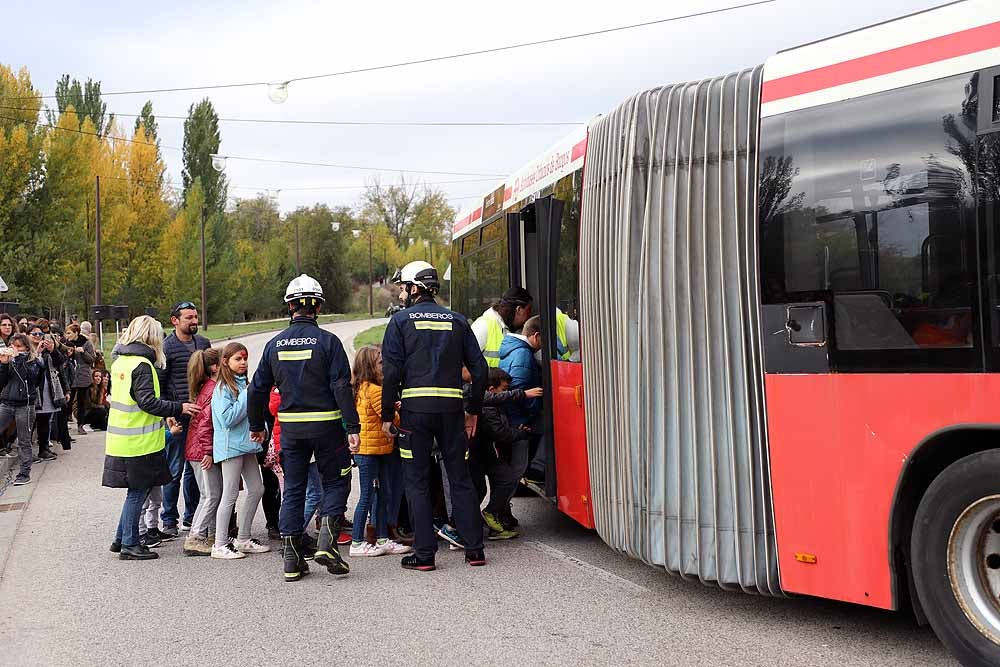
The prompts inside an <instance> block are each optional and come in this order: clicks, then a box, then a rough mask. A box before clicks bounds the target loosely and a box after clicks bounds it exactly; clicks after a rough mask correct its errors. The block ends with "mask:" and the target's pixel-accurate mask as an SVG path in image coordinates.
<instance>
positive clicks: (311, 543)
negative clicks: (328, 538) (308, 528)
mask: <svg viewBox="0 0 1000 667" xmlns="http://www.w3.org/2000/svg"><path fill="white" fill-rule="evenodd" d="M316 546H317V545H316V539H315V538H314V537H313V536H312V535H310V534H309V533H302V557H303V558H305V559H306V560H312V559H314V558H315V557H316Z"/></svg>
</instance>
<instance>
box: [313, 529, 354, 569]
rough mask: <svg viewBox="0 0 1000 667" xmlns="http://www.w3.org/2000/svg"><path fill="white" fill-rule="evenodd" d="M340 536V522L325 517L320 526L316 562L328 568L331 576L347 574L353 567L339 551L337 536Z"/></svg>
mask: <svg viewBox="0 0 1000 667" xmlns="http://www.w3.org/2000/svg"><path fill="white" fill-rule="evenodd" d="M338 535H340V521H339V520H337V519H333V518H331V517H328V516H325V517H323V518H322V520H321V521H320V524H319V541H318V542H317V544H316V556H315V558H314V560H315V561H316V562H317V563H318V564H319V565H322V566H323V567H325V568H326V570H327V572H329V573H330V574H347V573H348V572H350V571H351V566H350V565H348V564H347V562H346V561H344V557H343V556H341V555H340V551H338V550H337V536H338Z"/></svg>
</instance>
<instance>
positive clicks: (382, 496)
mask: <svg viewBox="0 0 1000 667" xmlns="http://www.w3.org/2000/svg"><path fill="white" fill-rule="evenodd" d="M353 370H354V379H353V383H354V397H355V399H354V400H355V405H356V406H357V409H358V416H359V417H360V418H361V444H360V445H359V446H358V448H357V450H356V451H355V450H352V452H353V454H354V461H355V463H357V465H358V474H359V475H360V478H361V481H360V487H361V497H360V498H358V504H357V506H356V507H355V508H354V528H353V534H352V535H351V550H350V554H351V555H352V556H381V555H383V554H405V553H409V552H410V551H412V549H411V548H410V547H408V546H404V545H402V544H398V543H396V542H394V541H392V540H390V539H389V522H388V516H389V515H388V503H387V502H386V501H387V496H388V495H389V494H388V489H389V487H390V486H391V485H392V483H393V482H392V480H390V479H389V471H390V466H389V459H390V456H391V454H392V452H393V450H394V449H395V447H396V443H395V442H394V441H393V438H391V437H389V436H387V435H386V434H385V433H384V432H383V431H382V417H381V413H382V346H381V345H365V346H364V347H363V348H361V349H360V350H358V352H357V355H355V357H354V369H353ZM376 489H377V493H376ZM373 494H374V495H375V496H376V499H375V502H377V507H376V508H375V511H374V514H375V544H369V543H368V542H366V541H365V523H367V521H368V515H369V513H372V504H373V498H372V495H373Z"/></svg>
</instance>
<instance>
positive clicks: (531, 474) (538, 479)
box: [524, 468, 545, 486]
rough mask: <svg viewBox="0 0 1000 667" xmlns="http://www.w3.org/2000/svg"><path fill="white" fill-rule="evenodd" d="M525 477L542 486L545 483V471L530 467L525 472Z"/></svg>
mask: <svg viewBox="0 0 1000 667" xmlns="http://www.w3.org/2000/svg"><path fill="white" fill-rule="evenodd" d="M524 479H525V480H526V481H528V482H530V483H531V484H534V485H536V486H542V485H543V484H545V471H544V470H535V469H534V468H528V470H527V471H525V473H524Z"/></svg>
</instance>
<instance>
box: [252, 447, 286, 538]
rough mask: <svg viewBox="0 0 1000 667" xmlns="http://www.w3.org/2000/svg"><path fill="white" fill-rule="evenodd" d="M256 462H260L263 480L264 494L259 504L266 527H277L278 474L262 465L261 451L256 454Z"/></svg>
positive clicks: (262, 456) (278, 508)
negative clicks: (262, 510)
mask: <svg viewBox="0 0 1000 667" xmlns="http://www.w3.org/2000/svg"><path fill="white" fill-rule="evenodd" d="M257 462H258V463H260V476H261V478H263V480H264V496H263V497H262V498H261V499H260V504H261V505H262V506H263V507H264V518H265V519H266V520H267V527H268V528H277V527H278V513H279V512H280V511H281V485H280V484H279V483H278V476H277V475H275V474H274V473H273V472H272V471H271V469H270V468H265V467H264V453H263V452H261V453H260V454H258V455H257Z"/></svg>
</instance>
